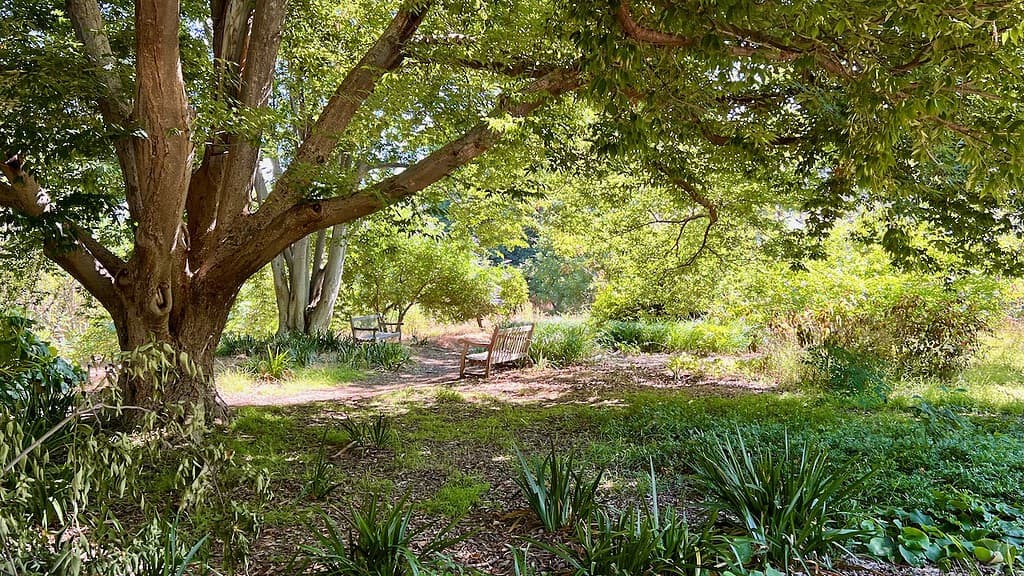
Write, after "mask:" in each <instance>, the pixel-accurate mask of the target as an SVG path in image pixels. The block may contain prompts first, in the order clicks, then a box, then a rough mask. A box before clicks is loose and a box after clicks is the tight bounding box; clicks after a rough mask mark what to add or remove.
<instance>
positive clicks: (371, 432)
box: [341, 414, 398, 450]
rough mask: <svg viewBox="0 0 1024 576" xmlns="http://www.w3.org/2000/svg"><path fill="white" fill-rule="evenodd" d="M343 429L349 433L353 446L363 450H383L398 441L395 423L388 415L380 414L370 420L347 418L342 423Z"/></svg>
mask: <svg viewBox="0 0 1024 576" xmlns="http://www.w3.org/2000/svg"><path fill="white" fill-rule="evenodd" d="M341 428H342V429H343V430H344V431H345V432H346V433H348V439H349V443H350V444H351V446H352V447H354V448H358V449H361V450H365V449H368V448H376V449H378V450H383V449H385V448H389V447H391V446H392V445H394V443H395V442H396V441H398V432H396V431H395V425H394V422H393V421H392V420H391V418H389V417H388V416H387V415H386V414H378V415H377V416H376V417H374V418H370V419H363V418H351V417H350V418H346V419H344V420H342V421H341Z"/></svg>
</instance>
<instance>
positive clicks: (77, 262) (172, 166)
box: [0, 0, 579, 414]
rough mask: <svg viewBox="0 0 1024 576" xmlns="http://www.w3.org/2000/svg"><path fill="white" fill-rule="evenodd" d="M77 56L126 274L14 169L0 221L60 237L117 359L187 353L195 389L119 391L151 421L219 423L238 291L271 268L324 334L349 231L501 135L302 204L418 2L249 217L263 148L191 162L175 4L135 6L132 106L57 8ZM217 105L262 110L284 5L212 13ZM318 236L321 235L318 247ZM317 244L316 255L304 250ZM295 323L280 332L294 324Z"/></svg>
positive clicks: (77, 2) (86, 0)
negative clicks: (174, 411)
mask: <svg viewBox="0 0 1024 576" xmlns="http://www.w3.org/2000/svg"><path fill="white" fill-rule="evenodd" d="M67 7H68V14H69V16H70V18H71V20H72V22H73V24H74V28H75V31H76V34H77V36H78V40H79V42H80V43H81V49H82V50H83V51H84V52H85V54H86V56H87V57H88V59H89V60H90V61H91V62H92V63H93V64H94V65H95V66H96V69H97V70H98V71H99V72H98V75H99V77H98V78H97V82H98V84H99V85H100V86H101V87H102V95H101V97H100V98H99V99H98V101H97V102H96V105H97V109H98V111H99V113H100V115H101V116H102V119H103V121H104V123H105V124H106V125H107V126H108V127H109V128H110V132H111V133H113V134H120V135H121V136H118V137H117V139H116V140H115V142H114V146H113V148H114V151H115V152H116V155H117V160H118V164H119V167H120V169H121V173H122V176H123V180H124V190H125V202H126V208H127V211H128V213H129V215H130V219H131V221H132V223H133V224H134V238H133V246H132V250H131V252H130V254H129V256H128V257H127V258H121V257H119V256H117V255H116V254H115V253H114V252H113V251H111V250H109V249H107V248H105V247H104V246H103V245H102V244H100V243H99V242H98V241H97V240H96V239H95V238H94V237H93V236H91V235H90V233H89V232H88V231H87V230H86V229H84V228H83V227H81V226H79V225H77V224H76V223H75V222H73V221H72V220H71V219H70V218H69V217H67V216H65V215H64V214H63V213H62V212H61V210H60V209H59V207H58V206H56V205H55V204H54V203H53V202H51V201H50V199H49V197H48V196H47V194H46V191H45V190H44V189H42V188H41V187H40V186H39V184H38V183H37V181H36V180H35V179H34V178H33V177H32V175H31V173H30V171H28V170H26V166H25V160H24V159H23V158H20V157H18V156H13V157H11V158H10V159H8V160H7V161H6V162H5V163H4V164H3V165H2V173H3V177H4V178H3V179H0V206H3V207H5V208H9V209H13V210H14V211H15V212H17V213H19V214H21V215H22V216H25V217H29V218H40V219H47V220H48V221H50V222H52V223H53V224H54V228H55V229H57V230H59V231H60V234H51V235H50V236H48V238H49V239H48V240H47V241H46V246H45V253H46V255H47V256H48V257H49V258H50V259H52V260H53V261H54V262H56V263H57V264H58V265H60V266H61V267H62V268H63V269H64V270H66V271H67V272H68V273H69V274H71V275H72V276H73V277H74V278H75V279H76V280H77V281H78V282H80V283H81V284H82V285H83V286H84V287H85V288H86V289H87V290H88V291H89V292H90V293H91V294H93V295H94V296H95V297H96V298H97V300H98V301H99V302H100V303H101V304H102V305H103V306H104V308H106V309H107V310H108V311H109V312H110V315H111V317H112V318H113V322H114V325H115V326H116V329H117V334H118V339H119V342H120V346H121V349H122V350H125V351H130V350H133V349H135V348H137V347H139V346H141V345H143V344H146V343H149V342H152V341H158V342H165V343H169V344H171V345H172V346H173V347H174V348H175V349H176V350H179V351H181V352H184V353H186V354H187V355H188V356H189V357H190V358H191V359H192V360H193V361H195V362H196V363H198V365H199V366H200V367H201V368H202V369H203V373H204V377H200V378H188V377H180V378H177V379H176V380H175V381H173V382H170V383H168V384H167V386H166V388H165V389H164V390H163V393H162V394H161V395H159V396H158V395H157V393H156V392H157V391H156V389H155V386H156V383H155V382H153V381H152V380H150V379H138V380H130V381H129V380H123V381H122V382H121V386H122V387H123V388H124V390H123V392H124V398H125V401H126V402H128V403H131V404H135V405H142V406H147V405H149V406H153V405H158V404H163V403H167V402H175V401H184V402H201V403H203V404H204V405H205V407H206V409H207V412H208V413H213V414H223V413H224V409H223V405H222V403H220V402H219V401H218V398H217V394H216V391H215V388H214V385H213V382H212V378H211V375H212V371H213V356H214V351H215V349H216V346H217V343H218V341H219V339H220V336H221V333H222V331H223V329H224V326H225V324H226V321H227V317H228V312H229V310H230V308H231V305H232V303H233V302H234V300H235V298H236V296H237V294H238V291H239V289H240V288H241V286H242V284H243V283H244V282H245V281H246V279H248V278H249V277H251V276H252V275H253V274H255V273H256V272H257V271H258V270H260V269H261V268H262V267H263V266H265V265H266V264H268V263H272V262H273V263H274V264H273V266H274V268H275V270H277V271H278V273H279V274H280V273H281V270H282V266H281V262H280V261H279V260H275V258H276V257H278V256H279V255H281V254H282V253H284V252H285V251H286V250H291V254H290V256H284V260H285V265H286V266H288V261H289V260H291V264H290V266H288V269H289V275H290V278H291V279H290V280H289V283H288V289H289V308H288V310H289V314H290V315H292V316H291V317H292V318H294V319H295V320H294V322H295V323H296V326H305V327H321V326H324V325H325V323H326V322H328V321H329V312H330V309H331V308H333V302H334V299H335V298H336V296H337V288H338V285H337V283H338V279H339V278H340V271H341V269H342V266H343V262H344V255H345V252H346V244H345V238H346V225H347V224H348V223H350V222H353V221H355V220H356V219H358V218H361V217H363V216H366V215H368V214H371V213H373V212H375V211H378V210H381V209H382V208H384V207H386V206H388V205H390V204H392V203H394V202H397V201H399V200H402V199H403V198H406V197H409V196H411V195H414V194H416V193H418V192H419V191H421V190H423V189H424V188H426V187H427V186H430V185H431V184H433V183H434V182H437V181H438V180H440V179H442V178H444V177H445V176H447V175H448V174H449V173H451V172H452V171H453V170H455V169H457V168H459V167H460V166H462V165H465V164H467V163H469V162H471V161H473V160H474V159H475V158H477V157H479V156H480V155H481V154H483V153H485V152H486V151H487V150H488V149H489V148H490V147H491V146H492V145H493V144H494V143H495V142H496V141H497V140H498V139H499V138H500V136H501V135H500V133H499V132H497V131H495V130H493V129H492V128H490V127H489V124H488V122H487V121H486V119H483V118H482V119H481V120H480V122H479V123H478V124H477V125H476V126H474V127H472V128H470V129H469V130H468V131H466V132H465V133H463V134H462V135H461V136H458V137H456V138H454V139H453V140H452V141H450V142H449V143H448V144H446V145H444V146H442V147H440V148H439V149H437V150H436V151H434V152H433V153H430V154H428V155H426V156H425V157H424V158H422V159H421V160H420V161H419V162H417V163H415V164H413V165H412V166H410V167H409V168H408V169H406V170H405V171H403V172H401V173H400V174H397V175H394V176H392V177H390V178H387V179H385V180H382V181H380V182H376V183H373V184H371V185H368V186H362V187H360V186H359V185H358V184H357V185H356V187H354V189H352V190H350V191H348V192H347V193H344V194H341V195H339V196H337V197H332V198H327V199H323V200H308V199H306V196H305V191H306V189H307V188H308V186H309V185H310V183H311V182H312V179H313V178H314V175H315V173H316V169H317V168H318V167H319V166H321V165H323V164H324V163H325V162H327V161H329V159H330V158H331V157H332V155H333V154H335V153H336V152H337V150H336V148H337V147H338V144H339V140H340V139H341V138H342V137H343V136H344V134H345V132H346V128H347V127H348V126H349V124H350V122H351V121H352V119H353V117H354V116H355V115H356V113H357V112H358V111H359V110H360V108H361V107H362V106H363V105H364V103H365V102H366V100H367V98H368V97H369V96H370V95H371V94H372V93H373V92H374V91H375V89H376V88H377V85H378V83H379V81H380V80H381V78H382V77H383V76H384V75H385V74H387V73H389V72H393V71H395V70H396V69H398V68H399V67H400V66H401V65H402V62H403V59H404V56H405V48H406V46H407V45H408V43H409V42H410V40H411V39H412V38H413V36H414V35H415V33H416V30H417V28H418V27H419V26H420V23H421V22H422V21H423V19H424V17H425V16H426V15H427V12H428V11H429V10H430V3H429V2H421V3H417V4H415V5H412V7H410V8H408V9H402V10H399V11H398V12H397V13H395V15H394V17H393V18H392V19H391V21H390V23H389V24H388V25H387V26H386V28H385V29H384V30H383V31H382V33H381V34H380V36H379V37H378V38H377V40H376V41H375V42H374V43H373V44H372V45H371V46H370V47H369V49H368V50H367V51H366V52H365V54H363V55H362V57H361V58H360V59H359V61H358V63H357V64H356V65H355V66H354V67H353V68H352V69H351V70H350V71H349V72H348V73H347V75H345V77H344V79H343V80H342V81H341V82H340V84H339V86H338V87H337V89H336V91H335V92H334V94H333V95H332V96H331V97H330V99H329V100H328V101H327V103H326V105H325V106H324V108H323V110H322V111H321V112H320V114H319V116H318V118H317V120H316V121H315V123H314V124H313V126H312V127H311V129H310V131H309V134H308V136H307V137H306V138H305V140H304V141H303V142H302V143H301V145H300V146H299V147H298V149H297V153H296V155H295V157H294V158H292V159H291V162H290V163H289V165H288V167H287V169H285V170H284V171H283V172H282V174H281V175H280V178H278V179H277V181H276V182H274V185H273V188H272V190H270V191H268V192H267V195H266V198H265V201H263V202H260V203H257V202H254V198H253V193H254V184H255V183H256V182H255V181H256V173H257V167H258V163H259V159H260V147H261V137H260V135H259V134H252V133H251V132H249V133H245V134H242V133H237V132H235V131H234V130H235V129H234V128H233V127H232V126H231V125H230V124H227V123H226V124H225V126H223V128H222V129H220V130H217V131H215V132H214V133H215V134H216V136H215V137H214V139H213V141H211V142H207V143H206V146H205V147H204V149H203V154H202V157H200V158H196V157H195V150H196V149H195V146H194V143H193V140H192V135H193V122H194V120H195V118H194V113H193V109H192V107H191V105H190V102H189V100H188V97H187V95H186V90H185V82H184V80H183V76H182V67H181V54H180V46H179V33H180V3H179V1H177V0H137V1H136V2H135V21H134V25H135V33H136V36H135V49H136V55H137V56H136V59H135V86H134V95H133V97H129V96H130V95H129V94H127V93H126V92H127V91H126V90H125V88H124V86H123V85H122V81H121V79H120V78H119V76H118V75H117V74H116V73H115V72H113V71H112V70H113V67H112V66H110V63H111V62H112V58H113V57H112V52H111V49H110V42H109V40H108V38H107V36H106V34H105V32H104V23H103V22H102V19H101V15H102V13H101V11H100V8H99V6H98V4H97V2H96V0H68V3H67ZM210 9H211V20H212V23H213V46H212V49H213V50H212V51H213V57H214V61H213V62H214V72H215V86H214V95H215V97H216V98H217V99H218V100H219V101H220V103H221V104H222V105H223V106H225V107H227V108H229V109H234V110H236V111H238V112H240V113H244V112H246V111H252V110H258V109H260V108H264V107H267V106H268V99H269V95H270V91H271V87H272V83H273V80H274V73H275V65H276V62H277V59H278V49H279V46H280V43H281V34H282V26H283V23H284V18H285V12H286V2H285V0H262V1H260V2H248V1H246V0H211V2H210ZM577 76H578V74H577V73H576V72H575V71H573V70H554V71H551V72H550V73H548V74H546V75H544V76H542V77H539V78H536V79H535V80H533V81H532V83H531V84H530V85H529V86H527V87H526V89H525V90H524V91H523V92H522V93H521V94H517V95H509V96H506V97H502V98H500V99H499V101H498V104H497V106H496V108H495V109H494V111H493V112H492V114H491V115H492V116H495V117H500V116H511V117H523V116H526V115H528V114H530V113H532V112H533V111H534V110H536V109H537V108H539V107H540V106H541V105H542V104H543V103H544V102H545V101H546V100H548V99H550V98H551V97H554V96H558V95H560V94H562V93H565V92H566V91H569V90H572V89H574V88H575V87H577V86H578V85H579V82H578V80H577ZM322 230H330V233H329V234H327V233H323V234H318V232H319V231H322ZM311 234H312V235H314V241H313V243H314V246H313V251H312V252H313V254H309V244H310V240H309V236H310V235H311ZM291 321H292V320H288V322H291Z"/></svg>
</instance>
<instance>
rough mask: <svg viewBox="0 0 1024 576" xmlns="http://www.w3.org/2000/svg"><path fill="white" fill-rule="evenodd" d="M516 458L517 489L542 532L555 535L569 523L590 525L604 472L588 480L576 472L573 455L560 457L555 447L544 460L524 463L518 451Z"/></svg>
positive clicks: (578, 471)
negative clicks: (545, 531)
mask: <svg viewBox="0 0 1024 576" xmlns="http://www.w3.org/2000/svg"><path fill="white" fill-rule="evenodd" d="M516 457H517V458H518V459H519V475H518V476H517V477H516V479H515V480H516V485H517V486H519V489H520V490H521V491H522V493H523V496H525V497H526V501H527V502H528V503H529V505H530V509H531V510H533V512H534V513H535V514H536V515H537V518H538V519H539V520H540V522H541V524H542V525H543V526H544V529H545V530H547V531H548V532H554V531H556V530H560V529H561V528H562V527H564V526H566V525H567V524H569V523H570V522H588V521H589V519H590V515H591V512H593V510H594V505H595V499H596V494H597V487H598V485H600V483H601V478H602V476H603V475H604V470H601V471H599V472H598V473H597V475H596V476H595V477H594V478H593V480H587V479H585V477H584V475H583V472H582V470H579V469H577V468H576V464H575V459H574V455H573V453H572V452H570V453H568V454H566V455H564V456H563V455H559V454H557V453H556V452H555V447H554V445H552V446H551V450H550V452H548V454H547V456H545V457H544V458H543V459H539V460H534V461H532V462H530V461H527V459H526V457H525V456H523V453H522V452H520V451H519V450H518V449H517V450H516Z"/></svg>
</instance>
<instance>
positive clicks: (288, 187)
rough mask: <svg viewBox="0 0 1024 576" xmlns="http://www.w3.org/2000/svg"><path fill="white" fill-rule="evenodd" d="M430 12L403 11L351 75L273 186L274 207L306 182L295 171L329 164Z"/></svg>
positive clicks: (422, 6) (419, 9)
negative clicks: (281, 195)
mask: <svg viewBox="0 0 1024 576" xmlns="http://www.w3.org/2000/svg"><path fill="white" fill-rule="evenodd" d="M429 8H430V3H423V4H420V5H419V6H418V7H417V8H415V9H413V10H400V11H399V12H398V14H396V15H395V17H394V18H393V19H392V20H391V23H390V24H389V25H388V27H387V29H386V30H384V33H383V34H381V35H380V37H379V38H378V39H377V41H376V42H375V43H374V44H373V46H372V47H370V49H369V50H368V51H367V52H366V54H364V55H363V57H362V58H361V59H360V60H359V63H358V64H356V65H355V67H354V68H353V69H352V70H351V71H349V73H348V75H346V76H345V78H344V79H343V80H342V81H341V84H339V85H338V89H337V90H335V92H334V95H333V96H331V99H330V100H329V101H328V102H327V106H326V107H324V110H323V112H321V114H320V117H319V118H317V120H316V123H315V124H314V125H313V128H312V130H311V131H310V134H309V136H308V137H307V138H306V139H305V141H303V142H302V144H301V145H300V146H299V149H298V151H297V152H296V155H295V160H294V161H293V162H292V164H291V166H289V169H288V170H286V171H285V174H284V176H283V177H282V179H281V182H280V183H279V184H283V185H275V186H274V191H273V192H272V193H271V198H270V202H271V203H273V202H274V197H275V196H277V195H279V193H283V192H285V191H287V192H288V193H294V192H295V189H296V188H298V187H301V183H302V182H303V181H304V180H306V179H305V178H300V177H297V176H296V174H295V170H293V167H296V166H301V165H303V164H313V165H320V164H323V163H324V161H326V160H327V157H328V156H330V154H331V153H332V152H333V151H334V147H335V145H336V144H337V142H338V139H339V138H340V136H341V134H342V133H343V132H344V131H345V129H346V128H347V127H348V125H349V123H350V122H352V118H353V117H354V116H355V114H356V112H357V111H358V110H359V108H361V107H362V105H363V103H364V102H365V101H366V99H367V98H369V97H370V94H372V93H373V90H374V88H376V86H377V83H378V82H379V81H380V79H381V78H382V77H383V76H384V74H385V73H387V72H389V71H391V70H394V69H396V68H397V67H398V66H399V65H400V64H401V63H402V59H403V57H404V54H405V45H406V43H407V42H408V41H409V39H410V38H411V37H412V35H413V34H414V33H415V32H416V29H417V28H418V27H419V25H420V23H421V22H422V21H423V18H424V16H426V14H427V10H429Z"/></svg>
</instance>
